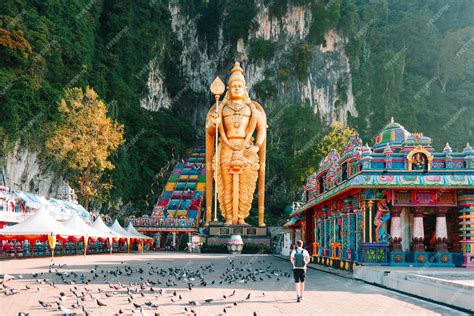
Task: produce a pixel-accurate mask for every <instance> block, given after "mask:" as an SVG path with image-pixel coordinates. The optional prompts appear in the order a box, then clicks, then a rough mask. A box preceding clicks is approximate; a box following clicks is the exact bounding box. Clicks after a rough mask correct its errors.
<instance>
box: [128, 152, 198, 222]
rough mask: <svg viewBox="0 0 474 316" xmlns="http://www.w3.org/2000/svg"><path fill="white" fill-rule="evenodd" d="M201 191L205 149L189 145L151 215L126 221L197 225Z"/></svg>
mask: <svg viewBox="0 0 474 316" xmlns="http://www.w3.org/2000/svg"><path fill="white" fill-rule="evenodd" d="M205 190H206V168H205V149H204V148H202V147H194V148H190V149H188V151H187V156H186V157H185V158H183V159H182V160H181V161H179V162H178V163H177V164H176V165H175V167H174V169H173V171H172V173H171V175H170V177H169V179H168V182H167V184H166V186H165V188H164V189H163V192H162V193H161V195H160V197H159V199H158V201H157V203H156V205H155V207H154V209H153V213H152V215H151V216H148V215H144V216H142V217H140V218H134V217H133V216H131V217H130V218H129V220H130V221H132V223H133V224H134V226H137V227H155V228H197V227H198V226H199V220H200V219H201V215H202V214H201V213H202V211H201V209H202V206H203V199H204V191H205Z"/></svg>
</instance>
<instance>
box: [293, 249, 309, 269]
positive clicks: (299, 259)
mask: <svg viewBox="0 0 474 316" xmlns="http://www.w3.org/2000/svg"><path fill="white" fill-rule="evenodd" d="M305 266H306V262H305V261H304V250H303V249H302V250H301V252H298V249H296V250H295V268H304V267H305Z"/></svg>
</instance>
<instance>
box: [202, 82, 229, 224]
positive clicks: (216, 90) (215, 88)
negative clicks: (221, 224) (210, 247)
mask: <svg viewBox="0 0 474 316" xmlns="http://www.w3.org/2000/svg"><path fill="white" fill-rule="evenodd" d="M224 91H225V85H224V83H223V82H222V80H221V78H219V77H216V79H214V81H213V82H212V83H211V93H212V94H213V95H214V98H215V100H216V134H215V136H214V137H215V141H216V143H215V145H216V150H215V152H216V165H215V167H214V172H215V190H214V221H215V222H217V180H218V174H217V166H219V153H218V139H219V121H218V120H217V118H218V116H219V99H220V97H221V95H222V94H223V93H224ZM219 119H221V118H219ZM206 176H209V175H206ZM209 189H210V188H206V190H209Z"/></svg>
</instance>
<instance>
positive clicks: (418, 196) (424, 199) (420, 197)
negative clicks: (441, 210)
mask: <svg viewBox="0 0 474 316" xmlns="http://www.w3.org/2000/svg"><path fill="white" fill-rule="evenodd" d="M433 193H434V192H433V191H430V190H420V191H415V204H416V205H433V204H434V203H435V194H433Z"/></svg>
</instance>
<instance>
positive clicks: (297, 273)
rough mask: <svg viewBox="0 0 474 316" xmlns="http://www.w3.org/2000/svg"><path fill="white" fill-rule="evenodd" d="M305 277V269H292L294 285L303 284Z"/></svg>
mask: <svg viewBox="0 0 474 316" xmlns="http://www.w3.org/2000/svg"><path fill="white" fill-rule="evenodd" d="M305 276H306V270H305V269H293V277H294V278H295V283H298V282H304V278H305Z"/></svg>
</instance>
